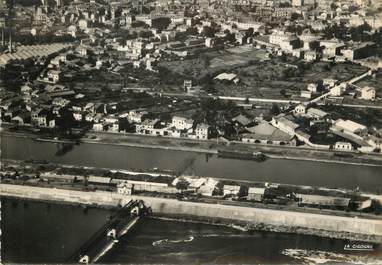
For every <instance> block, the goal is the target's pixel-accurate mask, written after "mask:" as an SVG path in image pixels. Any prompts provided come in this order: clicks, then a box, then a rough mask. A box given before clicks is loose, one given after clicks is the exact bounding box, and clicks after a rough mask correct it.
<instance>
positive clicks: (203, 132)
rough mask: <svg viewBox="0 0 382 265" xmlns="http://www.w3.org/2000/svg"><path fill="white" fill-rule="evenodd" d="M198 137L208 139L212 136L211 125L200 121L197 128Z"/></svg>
mask: <svg viewBox="0 0 382 265" xmlns="http://www.w3.org/2000/svg"><path fill="white" fill-rule="evenodd" d="M195 135H196V139H202V140H207V139H208V138H209V137H210V126H209V125H208V124H205V123H199V124H198V125H196V128H195Z"/></svg>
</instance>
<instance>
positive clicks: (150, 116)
mask: <svg viewBox="0 0 382 265" xmlns="http://www.w3.org/2000/svg"><path fill="white" fill-rule="evenodd" d="M377 2H378V1H350V0H349V1H319V2H315V1H310V0H309V1H307V0H305V1H302V0H293V1H254V2H251V3H247V2H246V1H243V2H240V3H236V2H235V3H233V2H232V3H231V2H230V1H227V3H226V4H223V5H221V4H220V2H203V1H202V2H199V3H194V2H188V1H180V2H172V3H161V2H145V1H132V2H127V3H125V2H123V1H122V2H103V1H90V2H86V1H84V2H82V1H75V2H73V3H70V4H69V3H65V1H56V2H55V3H54V4H52V3H50V2H47V1H42V2H41V3H35V4H33V5H30V6H21V5H17V4H12V5H10V4H9V3H6V2H4V3H3V11H2V12H3V13H2V14H3V15H4V16H3V17H4V20H3V22H2V24H0V26H1V28H2V49H3V53H2V55H1V56H0V66H1V82H2V83H1V86H3V87H4V89H2V92H1V93H2V95H1V98H2V102H1V106H0V107H1V119H2V121H3V124H4V126H7V125H8V124H9V125H10V126H16V127H26V128H28V127H29V128H37V129H35V130H34V131H38V130H40V131H43V132H51V133H52V135H54V136H55V137H56V138H57V137H59V138H68V137H70V136H71V134H72V130H71V129H79V130H82V131H88V130H90V131H92V132H104V131H106V132H112V133H121V134H123V133H130V134H138V135H150V136H163V137H171V138H187V139H195V140H208V139H217V140H218V141H219V140H220V141H222V142H227V143H229V142H230V141H239V142H242V143H247V144H254V145H273V146H275V145H276V146H290V147H294V146H303V147H306V148H312V149H319V150H335V151H339V152H358V153H369V154H377V153H381V150H382V149H381V144H382V131H381V130H382V116H381V110H382V104H381V102H382V101H381V96H380V91H381V89H382V87H381V84H382V82H381V80H382V72H381V70H380V67H381V57H380V55H381V43H382V33H381V30H380V27H381V26H382V18H381V12H379V11H380V10H381V8H382V7H381V6H378V3H377ZM233 10H234V12H233ZM230 11H231V12H230ZM27 17H28V19H29V20H28V21H32V23H29V22H27V21H26V20H27V19H26V18H27ZM329 19H330V20H329ZM47 25H49V26H47ZM13 128H15V127H13Z"/></svg>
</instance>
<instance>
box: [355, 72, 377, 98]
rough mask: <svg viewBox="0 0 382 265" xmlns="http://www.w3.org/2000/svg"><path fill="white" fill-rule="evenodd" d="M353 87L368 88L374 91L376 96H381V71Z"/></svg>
mask: <svg viewBox="0 0 382 265" xmlns="http://www.w3.org/2000/svg"><path fill="white" fill-rule="evenodd" d="M355 85H357V86H359V87H361V88H362V87H365V86H370V87H374V88H375V89H376V92H377V95H379V96H381V94H382V70H379V71H378V72H377V73H376V74H375V77H372V76H369V77H367V78H365V79H362V80H361V81H359V82H357V83H356V84H355Z"/></svg>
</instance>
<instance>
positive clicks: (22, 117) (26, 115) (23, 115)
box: [12, 112, 31, 125]
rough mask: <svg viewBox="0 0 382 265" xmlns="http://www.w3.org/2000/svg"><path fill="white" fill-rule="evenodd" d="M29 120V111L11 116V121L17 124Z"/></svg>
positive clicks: (28, 121)
mask: <svg viewBox="0 0 382 265" xmlns="http://www.w3.org/2000/svg"><path fill="white" fill-rule="evenodd" d="M30 121H31V114H30V112H23V113H20V114H18V115H16V116H14V117H12V122H13V123H16V124H18V125H24V124H27V123H30Z"/></svg>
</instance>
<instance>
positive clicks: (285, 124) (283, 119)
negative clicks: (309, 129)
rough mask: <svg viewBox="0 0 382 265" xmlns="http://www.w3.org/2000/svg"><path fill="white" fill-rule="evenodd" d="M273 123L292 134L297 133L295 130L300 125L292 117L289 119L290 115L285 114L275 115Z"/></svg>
mask: <svg viewBox="0 0 382 265" xmlns="http://www.w3.org/2000/svg"><path fill="white" fill-rule="evenodd" d="M271 124H272V125H273V126H275V127H276V128H278V129H280V130H282V131H283V132H286V133H288V134H289V135H292V136H294V135H295V131H296V129H297V128H298V127H299V125H298V124H297V123H295V122H293V121H292V120H291V119H288V116H286V115H285V114H279V115H277V116H273V117H272V121H271Z"/></svg>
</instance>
